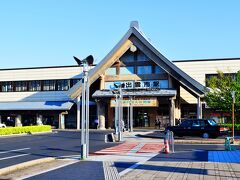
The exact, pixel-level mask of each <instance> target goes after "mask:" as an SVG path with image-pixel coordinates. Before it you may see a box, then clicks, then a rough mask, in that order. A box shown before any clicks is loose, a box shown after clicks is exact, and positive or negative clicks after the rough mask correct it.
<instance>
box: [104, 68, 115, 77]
mask: <svg viewBox="0 0 240 180" xmlns="http://www.w3.org/2000/svg"><path fill="white" fill-rule="evenodd" d="M105 74H106V75H116V74H117V71H116V68H115V67H111V68H108V69H107V70H106V72H105Z"/></svg>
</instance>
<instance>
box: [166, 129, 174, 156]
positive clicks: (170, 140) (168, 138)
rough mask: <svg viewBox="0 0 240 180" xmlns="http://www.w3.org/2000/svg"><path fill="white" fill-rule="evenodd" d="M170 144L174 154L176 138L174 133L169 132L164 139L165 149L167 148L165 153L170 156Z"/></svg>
mask: <svg viewBox="0 0 240 180" xmlns="http://www.w3.org/2000/svg"><path fill="white" fill-rule="evenodd" d="M170 144H171V148H172V150H171V152H172V153H174V137H173V132H172V131H169V130H167V133H166V136H165V139H164V148H165V153H166V154H169V153H170Z"/></svg>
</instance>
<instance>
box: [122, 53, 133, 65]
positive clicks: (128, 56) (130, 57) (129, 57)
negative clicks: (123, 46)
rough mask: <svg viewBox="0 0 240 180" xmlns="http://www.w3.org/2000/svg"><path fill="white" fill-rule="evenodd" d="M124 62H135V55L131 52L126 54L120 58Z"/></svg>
mask: <svg viewBox="0 0 240 180" xmlns="http://www.w3.org/2000/svg"><path fill="white" fill-rule="evenodd" d="M120 61H122V62H133V61H134V54H133V52H131V51H127V52H126V53H125V54H123V55H122V57H121V58H120Z"/></svg>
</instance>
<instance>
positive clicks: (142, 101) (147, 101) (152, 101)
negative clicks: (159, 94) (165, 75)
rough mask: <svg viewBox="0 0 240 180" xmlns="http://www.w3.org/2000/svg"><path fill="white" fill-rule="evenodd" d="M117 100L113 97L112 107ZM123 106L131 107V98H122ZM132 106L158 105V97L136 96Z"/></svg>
mask: <svg viewBox="0 0 240 180" xmlns="http://www.w3.org/2000/svg"><path fill="white" fill-rule="evenodd" d="M115 105H116V101H115V99H111V103H110V107H115ZM122 106H123V107H129V106H130V100H129V99H123V100H122ZM132 106H133V107H158V100H157V98H154V97H151V98H136V99H133V100H132Z"/></svg>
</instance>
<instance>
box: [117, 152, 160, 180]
mask: <svg viewBox="0 0 240 180" xmlns="http://www.w3.org/2000/svg"><path fill="white" fill-rule="evenodd" d="M156 155H158V153H155V154H154V153H153V154H152V156H150V157H148V158H146V159H145V160H143V161H141V162H138V163H136V164H134V165H132V166H130V167H129V168H127V169H125V170H123V171H122V172H120V173H119V175H120V177H121V176H123V175H124V174H126V173H128V172H130V171H132V170H133V169H135V168H137V167H138V166H140V165H142V164H145V163H146V162H147V161H148V160H149V159H151V158H152V157H154V156H156Z"/></svg>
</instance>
